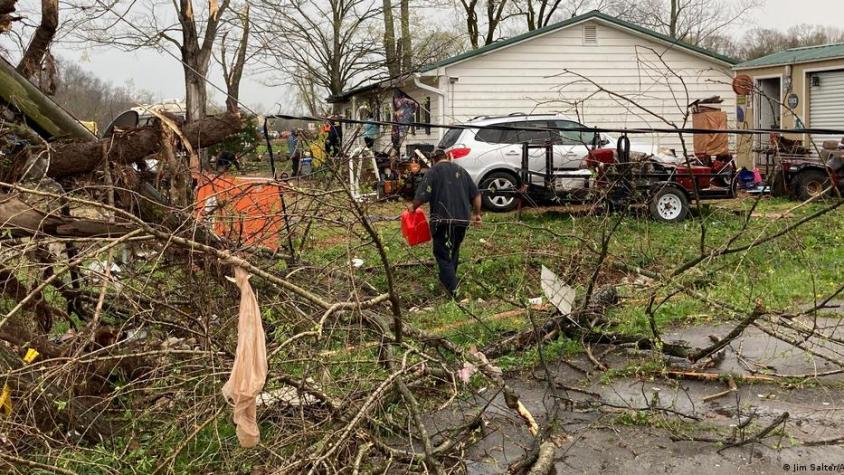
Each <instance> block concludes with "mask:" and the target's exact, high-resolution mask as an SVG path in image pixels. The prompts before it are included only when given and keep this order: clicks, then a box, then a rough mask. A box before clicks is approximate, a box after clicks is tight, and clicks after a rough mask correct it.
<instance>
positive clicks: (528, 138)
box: [475, 120, 552, 145]
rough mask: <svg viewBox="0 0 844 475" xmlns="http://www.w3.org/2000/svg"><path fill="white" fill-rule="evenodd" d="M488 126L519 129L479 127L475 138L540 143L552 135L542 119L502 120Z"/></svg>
mask: <svg viewBox="0 0 844 475" xmlns="http://www.w3.org/2000/svg"><path fill="white" fill-rule="evenodd" d="M490 127H512V128H514V129H520V130H501V129H492V128H490V129H480V130H478V133H477V134H476V135H475V139H476V140H479V141H481V142H486V143H501V144H520V143H523V142H528V143H530V144H533V145H542V144H544V143H545V142H546V141H548V140H549V139H550V138H551V137H552V135H551V133H550V132H549V131H548V130H547V129H548V122H546V121H544V120H528V121H519V122H502V123H500V124H495V125H492V126H490ZM521 129H539V130H521Z"/></svg>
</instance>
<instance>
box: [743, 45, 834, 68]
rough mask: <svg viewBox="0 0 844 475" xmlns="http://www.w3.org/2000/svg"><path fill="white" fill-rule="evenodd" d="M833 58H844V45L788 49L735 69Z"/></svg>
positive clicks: (753, 60)
mask: <svg viewBox="0 0 844 475" xmlns="http://www.w3.org/2000/svg"><path fill="white" fill-rule="evenodd" d="M833 58H844V43H838V44H832V45H821V46H809V47H805V48H792V49H787V50H785V51H780V52H778V53H773V54H769V55H768V56H762V57H761V58H756V59H751V60H750V61H745V62H743V63H740V64H737V65H736V66H735V67H734V69H755V68H764V67H766V66H783V65H786V64H797V63H811V62H814V61H823V60H825V59H833Z"/></svg>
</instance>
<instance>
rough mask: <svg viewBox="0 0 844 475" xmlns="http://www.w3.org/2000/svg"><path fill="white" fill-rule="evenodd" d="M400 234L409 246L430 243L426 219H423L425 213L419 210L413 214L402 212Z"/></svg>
mask: <svg viewBox="0 0 844 475" xmlns="http://www.w3.org/2000/svg"><path fill="white" fill-rule="evenodd" d="M401 233H402V234H403V235H404V239H405V240H406V241H407V243H408V244H409V245H411V246H415V245H417V244H422V243H425V242H428V241H430V240H431V230H430V229H429V228H428V219H427V218H425V212H423V211H422V210H421V209H419V208H417V209H416V212H415V213H411V212H410V211H408V210H404V211H403V212H402V214H401Z"/></svg>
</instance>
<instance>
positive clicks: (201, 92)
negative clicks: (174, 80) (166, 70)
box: [184, 60, 208, 123]
mask: <svg viewBox="0 0 844 475" xmlns="http://www.w3.org/2000/svg"><path fill="white" fill-rule="evenodd" d="M185 63H186V64H185V66H184V70H185V107H186V108H187V111H186V112H187V115H186V116H185V119H186V121H187V122H188V123H191V122H196V121H199V120H202V119H204V118H205V117H206V116H207V110H208V89H207V87H206V84H205V74H207V70H205V71H199V70H198V69H197V66H189V65H190V64H191V63H192V61H189V60H185ZM194 71H198V74H197V72H194Z"/></svg>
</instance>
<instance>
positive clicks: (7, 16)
mask: <svg viewBox="0 0 844 475" xmlns="http://www.w3.org/2000/svg"><path fill="white" fill-rule="evenodd" d="M17 2H18V0H0V33H7V32H9V31H10V30H11V29H12V22H13V21H15V20H17V19H18V18H17V17H14V16H12V13H15V4H16V3H17Z"/></svg>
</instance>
